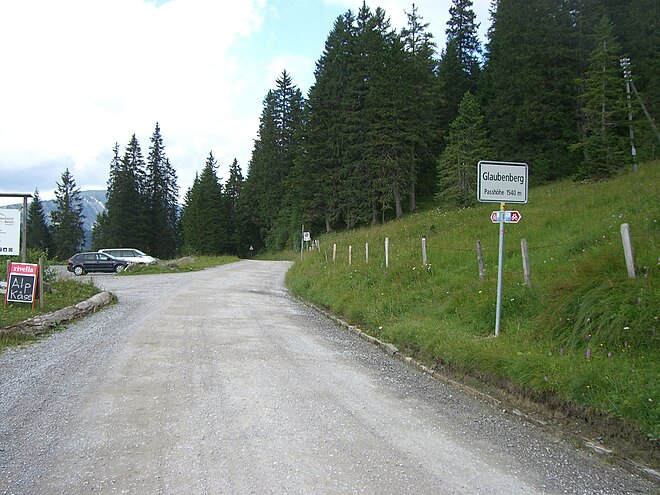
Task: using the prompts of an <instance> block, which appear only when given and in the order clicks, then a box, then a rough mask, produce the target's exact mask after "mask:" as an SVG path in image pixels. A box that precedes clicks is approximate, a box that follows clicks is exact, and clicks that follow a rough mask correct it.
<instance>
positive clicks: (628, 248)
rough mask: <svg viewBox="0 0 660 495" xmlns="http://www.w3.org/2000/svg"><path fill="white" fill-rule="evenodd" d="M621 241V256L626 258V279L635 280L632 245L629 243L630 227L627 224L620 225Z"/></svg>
mask: <svg viewBox="0 0 660 495" xmlns="http://www.w3.org/2000/svg"><path fill="white" fill-rule="evenodd" d="M621 240H622V241H623V254H624V255H625V256H626V267H627V268H628V277H630V278H635V260H634V257H633V250H632V243H631V242H630V226H629V225H628V224H627V223H622V224H621Z"/></svg>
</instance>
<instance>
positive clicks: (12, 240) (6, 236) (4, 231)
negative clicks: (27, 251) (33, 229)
mask: <svg viewBox="0 0 660 495" xmlns="http://www.w3.org/2000/svg"><path fill="white" fill-rule="evenodd" d="M20 226H21V212H20V211H19V210H0V255H4V256H16V255H17V254H19V252H20V249H19V245H20V237H21V233H20Z"/></svg>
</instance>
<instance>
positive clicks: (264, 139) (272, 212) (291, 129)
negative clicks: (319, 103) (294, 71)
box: [245, 70, 303, 249]
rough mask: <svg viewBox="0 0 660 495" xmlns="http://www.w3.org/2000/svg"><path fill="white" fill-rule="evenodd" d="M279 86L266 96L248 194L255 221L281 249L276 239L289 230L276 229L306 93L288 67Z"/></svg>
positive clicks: (264, 236)
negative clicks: (277, 230) (295, 81)
mask: <svg viewBox="0 0 660 495" xmlns="http://www.w3.org/2000/svg"><path fill="white" fill-rule="evenodd" d="M276 85H277V87H276V89H274V90H270V91H269V92H268V94H267V95H266V97H265V98H264V108H263V111H262V114H261V121H260V124H259V136H258V139H257V140H255V143H254V149H253V151H252V159H251V161H250V165H249V170H248V177H247V179H246V184H245V194H246V196H247V199H248V201H247V202H246V205H248V206H249V208H250V209H251V213H252V221H253V223H254V224H255V225H256V226H258V228H259V230H260V237H261V239H262V240H263V242H264V243H265V244H266V245H268V247H270V248H272V249H281V248H282V247H283V246H282V244H281V242H279V241H276V239H282V238H286V236H287V235H288V234H287V233H286V232H279V233H276V232H275V230H276V229H278V228H279V229H281V228H284V229H285V230H286V228H287V227H286V226H282V225H281V224H280V225H276V220H277V219H278V217H279V216H280V210H281V208H282V207H283V197H284V196H283V194H282V190H283V188H284V185H285V184H286V182H287V178H288V176H289V174H290V172H291V169H292V168H293V164H294V161H295V156H296V153H297V149H298V136H299V131H300V127H301V126H302V112H303V97H302V93H301V91H300V89H298V88H297V87H296V86H295V85H294V84H293V81H292V79H291V76H290V75H289V73H288V72H287V71H286V70H285V71H283V72H282V75H281V76H280V77H279V78H278V79H277V81H276Z"/></svg>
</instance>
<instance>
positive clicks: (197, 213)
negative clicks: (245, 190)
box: [181, 152, 229, 255]
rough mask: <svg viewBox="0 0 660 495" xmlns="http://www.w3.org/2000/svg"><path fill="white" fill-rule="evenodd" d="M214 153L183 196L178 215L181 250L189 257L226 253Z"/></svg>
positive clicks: (225, 227)
mask: <svg viewBox="0 0 660 495" xmlns="http://www.w3.org/2000/svg"><path fill="white" fill-rule="evenodd" d="M217 168H218V165H217V162H216V159H215V157H214V156H213V152H210V153H209V156H208V158H207V160H206V164H205V166H204V169H203V170H202V173H201V174H200V175H199V176H198V177H195V182H194V183H193V186H192V187H191V188H190V190H189V191H188V193H187V194H186V198H185V204H184V208H183V212H182V216H181V229H182V233H183V245H184V251H185V252H187V253H189V254H199V255H219V254H224V253H226V252H228V250H229V248H228V242H227V238H226V232H227V225H226V222H227V219H226V217H225V216H224V213H225V208H224V202H223V194H222V184H221V183H220V180H219V179H218V176H217V174H216V170H217Z"/></svg>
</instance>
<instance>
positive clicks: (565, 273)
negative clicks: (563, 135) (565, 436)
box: [287, 161, 660, 463]
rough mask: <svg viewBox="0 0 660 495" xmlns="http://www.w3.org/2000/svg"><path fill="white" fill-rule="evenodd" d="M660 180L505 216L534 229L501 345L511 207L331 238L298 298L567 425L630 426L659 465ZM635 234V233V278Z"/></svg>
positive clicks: (532, 202) (514, 234) (561, 185)
mask: <svg viewBox="0 0 660 495" xmlns="http://www.w3.org/2000/svg"><path fill="white" fill-rule="evenodd" d="M659 178H660V162H658V161H655V162H652V163H650V164H645V165H642V166H641V167H640V170H639V172H638V173H636V174H633V173H629V174H625V175H621V176H619V177H616V178H614V179H611V180H604V181H599V182H581V183H580V182H574V181H570V180H564V181H560V182H556V183H552V184H550V185H546V186H541V187H537V188H534V189H531V190H530V192H529V203H528V204H525V205H507V209H510V210H513V209H515V210H519V211H520V212H521V214H522V220H521V221H520V223H519V224H516V225H510V224H507V225H506V229H505V257H504V280H503V298H502V301H503V302H502V315H501V316H502V319H501V327H500V330H501V333H500V336H499V337H497V338H495V337H494V328H495V317H496V294H497V272H498V268H497V262H498V242H499V228H498V227H499V225H496V224H492V223H491V221H490V213H491V211H492V210H496V209H498V208H499V204H481V205H478V206H476V207H472V208H467V209H459V210H456V209H434V210H432V211H427V212H423V213H418V214H414V215H411V216H409V217H406V218H404V219H402V220H397V221H394V222H390V223H387V224H384V225H378V226H374V227H372V228H363V229H359V230H353V231H347V232H343V233H331V234H327V235H324V236H321V237H320V239H319V244H320V250H319V249H315V250H313V251H306V253H305V256H304V259H303V260H302V261H300V260H298V261H296V263H295V264H294V266H293V267H292V269H291V270H290V271H289V272H288V274H287V285H288V287H289V288H290V290H291V291H292V293H293V294H295V295H296V296H299V297H301V298H304V299H306V300H308V301H310V302H312V303H314V304H316V305H319V306H321V307H323V308H327V309H329V310H331V311H332V312H333V313H334V314H336V315H338V316H340V317H341V318H342V319H344V320H346V321H348V322H350V323H351V324H354V325H357V326H359V327H360V328H361V329H362V330H363V331H366V332H367V333H369V334H371V335H374V336H376V337H378V338H380V339H382V340H385V341H388V342H391V343H393V344H395V345H397V346H398V347H399V349H400V350H401V351H402V352H403V353H405V354H407V355H411V356H414V357H415V358H417V359H419V360H421V361H422V362H424V363H426V364H427V365H430V366H432V367H435V368H439V369H442V370H443V371H444V372H446V373H450V374H454V375H460V377H462V378H463V379H467V380H475V382H476V383H480V384H485V385H487V386H493V385H494V386H496V387H497V388H498V389H500V390H501V389H506V390H508V391H509V392H515V394H516V395H518V396H524V397H526V398H527V399H532V401H533V402H536V403H539V402H540V403H545V404H550V405H551V406H553V407H554V408H556V412H557V414H560V415H561V414H564V413H566V414H567V415H569V416H570V414H568V413H569V412H571V411H572V414H573V415H575V414H576V413H577V414H578V416H580V415H581V417H582V418H583V419H584V420H585V422H587V423H588V422H590V421H591V420H592V419H593V418H595V417H599V416H603V417H606V418H610V419H611V418H618V420H620V421H618V422H617V421H615V423H613V424H610V426H609V431H608V432H607V435H611V436H613V437H616V436H619V440H621V441H627V440H630V438H623V437H630V435H629V433H630V431H635V432H638V433H639V432H641V435H638V438H642V439H643V440H642V443H643V445H641V447H642V448H643V449H644V450H647V451H649V450H650V451H655V454H654V455H653V457H654V462H655V463H657V461H658V457H657V448H658V440H659V439H660V388H659V387H658V376H659V373H658V372H659V371H660V369H659V365H658V363H660V359H659V358H660V353H659V352H658V351H659V347H658V344H659V343H660V341H659V338H658V330H659V326H660V325H659V324H660V321H659V319H660V287H659V277H660V258H658V256H660V245H659V238H658V233H659V231H660V225H659V223H658V222H659V221H660V200H659V199H658V198H660V190H659V187H658V186H659V184H660V181H659V180H658V179H659ZM623 223H628V224H629V225H630V232H631V237H632V244H633V248H634V256H635V267H636V272H637V276H636V278H629V277H628V273H627V270H626V263H625V259H624V253H623V246H622V241H621V233H620V228H621V224H623ZM423 237H425V238H426V242H427V246H428V247H427V256H428V264H427V265H426V266H423V263H422V250H421V240H422V238H423ZM385 238H389V246H390V254H389V268H386V267H385V252H384V251H385V250H384V242H385ZM521 239H526V241H527V245H528V250H529V260H530V265H531V287H528V286H527V285H526V284H525V281H524V278H523V262H522V255H521ZM477 241H480V243H481V245H482V248H483V257H484V264H485V278H484V280H480V277H479V270H478V263H477V254H476V242H477ZM366 243H369V262H368V264H367V262H366V255H365V244H366ZM335 244H336V246H337V248H336V253H337V254H336V259H335V261H334V262H333V245H335ZM349 246H352V248H351V249H352V260H351V261H352V264H350V265H349V262H348V261H349V260H348V256H349ZM622 425H623V426H622ZM633 436H634V435H633ZM639 446H640V445H638V447H639Z"/></svg>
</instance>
